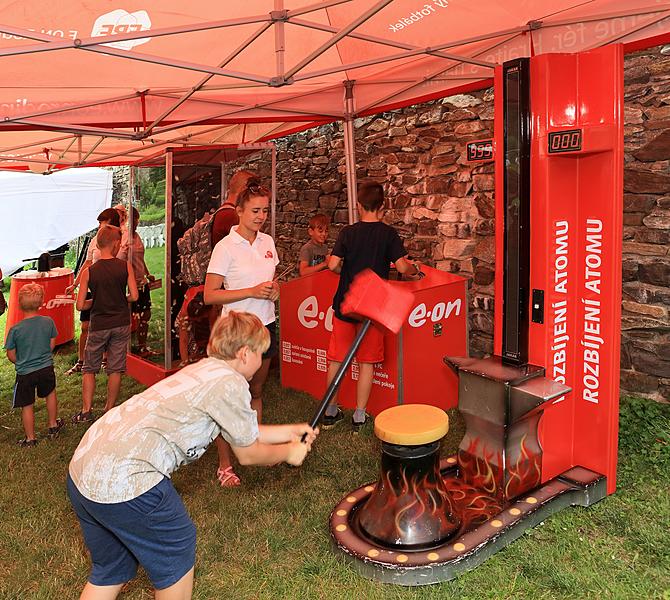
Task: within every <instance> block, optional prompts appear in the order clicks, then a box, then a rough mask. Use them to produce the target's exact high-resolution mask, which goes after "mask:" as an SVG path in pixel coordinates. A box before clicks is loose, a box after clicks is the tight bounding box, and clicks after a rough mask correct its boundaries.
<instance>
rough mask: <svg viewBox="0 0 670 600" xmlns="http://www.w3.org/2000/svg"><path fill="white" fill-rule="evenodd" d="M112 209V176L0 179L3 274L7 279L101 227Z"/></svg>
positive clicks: (99, 172)
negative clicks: (31, 260) (103, 217)
mask: <svg viewBox="0 0 670 600" xmlns="http://www.w3.org/2000/svg"><path fill="white" fill-rule="evenodd" d="M111 203H112V172H111V170H107V169H99V168H89V169H71V170H66V171H62V172H59V173H53V174H52V175H49V176H44V175H36V174H33V173H9V172H4V173H0V223H2V235H1V236H0V268H1V269H2V272H3V275H5V276H6V275H8V274H9V273H11V272H12V271H15V270H16V269H18V268H19V267H21V266H22V265H23V261H24V260H25V259H27V258H33V257H36V256H39V255H40V254H41V253H42V252H47V251H49V250H54V249H55V248H58V247H59V246H62V245H63V244H65V243H67V242H69V241H70V240H72V239H74V238H76V237H77V236H80V235H82V234H84V233H86V232H87V231H90V230H91V229H94V228H95V227H97V226H98V221H97V219H96V217H97V216H98V215H99V214H100V212H101V211H102V210H104V209H105V208H109V206H110V205H111Z"/></svg>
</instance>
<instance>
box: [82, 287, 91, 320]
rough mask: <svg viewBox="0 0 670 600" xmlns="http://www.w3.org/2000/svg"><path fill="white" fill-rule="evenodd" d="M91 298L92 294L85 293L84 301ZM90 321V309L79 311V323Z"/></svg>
mask: <svg viewBox="0 0 670 600" xmlns="http://www.w3.org/2000/svg"><path fill="white" fill-rule="evenodd" d="M91 298H93V294H92V293H91V292H90V291H89V292H87V293H86V300H90V299H91ZM90 320H91V309H90V308H89V309H88V310H81V311H79V322H80V323H85V322H86V321H90Z"/></svg>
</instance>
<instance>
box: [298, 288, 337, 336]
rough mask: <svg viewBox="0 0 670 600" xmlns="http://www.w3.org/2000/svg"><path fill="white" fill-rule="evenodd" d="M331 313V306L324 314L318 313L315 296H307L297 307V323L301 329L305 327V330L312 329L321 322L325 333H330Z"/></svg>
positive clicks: (331, 326)
mask: <svg viewBox="0 0 670 600" xmlns="http://www.w3.org/2000/svg"><path fill="white" fill-rule="evenodd" d="M333 313H334V311H333V307H332V306H329V307H328V310H326V312H325V313H324V312H323V311H320V310H319V301H318V300H317V299H316V296H308V297H307V298H305V299H304V300H303V301H302V302H301V303H300V306H298V321H300V324H301V325H302V326H303V327H307V329H313V328H314V327H316V326H317V325H318V324H319V322H320V321H322V322H323V326H324V327H325V328H326V331H332V330H333Z"/></svg>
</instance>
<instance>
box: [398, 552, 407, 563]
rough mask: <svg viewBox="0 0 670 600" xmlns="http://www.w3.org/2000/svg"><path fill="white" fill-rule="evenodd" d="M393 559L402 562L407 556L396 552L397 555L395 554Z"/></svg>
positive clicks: (405, 560)
mask: <svg viewBox="0 0 670 600" xmlns="http://www.w3.org/2000/svg"><path fill="white" fill-rule="evenodd" d="M395 559H396V561H397V562H399V563H404V562H407V560H408V557H407V555H406V554H398V556H396V557H395Z"/></svg>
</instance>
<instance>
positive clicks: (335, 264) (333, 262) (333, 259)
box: [328, 254, 342, 273]
mask: <svg viewBox="0 0 670 600" xmlns="http://www.w3.org/2000/svg"><path fill="white" fill-rule="evenodd" d="M328 268H329V269H330V270H331V271H332V272H333V273H339V272H340V271H342V258H341V257H340V256H335V255H334V254H331V255H330V258H329V259H328Z"/></svg>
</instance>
